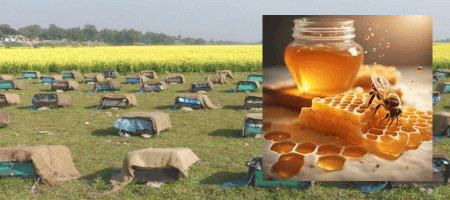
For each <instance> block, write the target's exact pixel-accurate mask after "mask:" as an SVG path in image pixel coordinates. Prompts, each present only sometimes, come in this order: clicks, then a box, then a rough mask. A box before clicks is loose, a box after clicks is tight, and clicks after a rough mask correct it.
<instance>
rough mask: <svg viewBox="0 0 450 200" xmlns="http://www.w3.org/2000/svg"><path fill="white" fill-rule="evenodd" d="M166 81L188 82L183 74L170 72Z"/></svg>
mask: <svg viewBox="0 0 450 200" xmlns="http://www.w3.org/2000/svg"><path fill="white" fill-rule="evenodd" d="M164 81H165V82H166V83H186V78H185V77H184V76H183V74H168V75H167V78H166V79H165V80H164ZM179 81H181V82H179Z"/></svg>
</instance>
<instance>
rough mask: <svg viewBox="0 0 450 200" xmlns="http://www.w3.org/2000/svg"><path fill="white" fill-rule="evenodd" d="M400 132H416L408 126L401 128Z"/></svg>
mask: <svg viewBox="0 0 450 200" xmlns="http://www.w3.org/2000/svg"><path fill="white" fill-rule="evenodd" d="M402 131H405V132H414V131H416V129H414V128H412V127H410V126H402Z"/></svg>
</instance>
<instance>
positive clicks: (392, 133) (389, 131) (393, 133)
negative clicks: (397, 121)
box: [385, 130, 398, 137]
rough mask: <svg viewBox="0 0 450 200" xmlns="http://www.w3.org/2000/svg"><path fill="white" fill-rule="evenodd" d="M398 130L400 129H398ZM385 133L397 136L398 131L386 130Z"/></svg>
mask: <svg viewBox="0 0 450 200" xmlns="http://www.w3.org/2000/svg"><path fill="white" fill-rule="evenodd" d="M397 131H398V130H397ZM385 134H386V135H390V136H392V137H395V136H397V132H396V131H391V130H388V131H386V132H385Z"/></svg>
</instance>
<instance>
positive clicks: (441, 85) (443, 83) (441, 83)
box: [436, 82, 450, 94]
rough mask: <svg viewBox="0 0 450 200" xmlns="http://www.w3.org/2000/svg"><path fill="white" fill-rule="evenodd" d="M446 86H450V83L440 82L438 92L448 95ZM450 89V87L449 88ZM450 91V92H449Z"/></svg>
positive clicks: (437, 87)
mask: <svg viewBox="0 0 450 200" xmlns="http://www.w3.org/2000/svg"><path fill="white" fill-rule="evenodd" d="M446 85H450V82H439V83H438V84H437V86H436V90H437V91H438V92H440V93H441V94H445V93H448V92H447V91H445V86H446ZM449 87H450V86H449ZM449 91H450V90H449Z"/></svg>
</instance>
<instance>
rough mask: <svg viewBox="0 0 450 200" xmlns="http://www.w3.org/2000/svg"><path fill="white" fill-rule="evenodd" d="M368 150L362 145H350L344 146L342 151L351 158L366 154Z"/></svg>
mask: <svg viewBox="0 0 450 200" xmlns="http://www.w3.org/2000/svg"><path fill="white" fill-rule="evenodd" d="M366 153H367V151H366V150H365V149H364V148H362V147H360V146H349V147H344V151H343V152H342V155H343V156H345V157H351V158H359V157H363V156H364V155H366Z"/></svg>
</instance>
